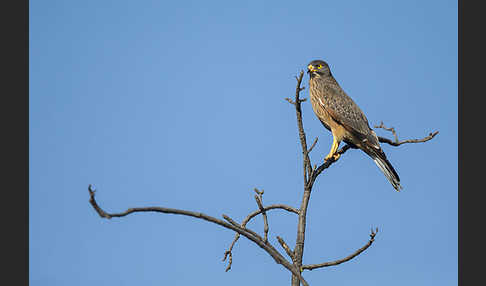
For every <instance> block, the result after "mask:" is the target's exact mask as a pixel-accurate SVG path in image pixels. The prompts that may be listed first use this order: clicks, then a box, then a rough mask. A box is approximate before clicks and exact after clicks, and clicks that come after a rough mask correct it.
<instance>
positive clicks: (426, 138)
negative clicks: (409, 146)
mask: <svg viewBox="0 0 486 286" xmlns="http://www.w3.org/2000/svg"><path fill="white" fill-rule="evenodd" d="M375 128H382V129H384V130H387V131H390V132H391V133H392V134H393V137H395V140H390V139H388V138H385V137H380V136H378V140H379V141H380V142H382V143H387V144H390V145H392V146H400V145H402V144H405V143H423V142H427V141H429V140H431V139H432V138H434V137H435V135H437V134H439V131H434V132H431V133H429V135H428V136H426V137H424V138H422V139H408V140H402V141H399V140H398V135H397V132H396V131H395V128H393V127H386V126H385V125H384V124H383V121H381V123H380V125H376V126H375Z"/></svg>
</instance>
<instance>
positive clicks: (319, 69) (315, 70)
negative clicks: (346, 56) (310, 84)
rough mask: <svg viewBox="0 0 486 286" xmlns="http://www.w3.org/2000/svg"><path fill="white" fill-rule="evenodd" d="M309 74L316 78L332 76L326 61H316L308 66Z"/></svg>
mask: <svg viewBox="0 0 486 286" xmlns="http://www.w3.org/2000/svg"><path fill="white" fill-rule="evenodd" d="M307 73H308V74H309V75H310V77H311V78H314V77H315V76H318V77H321V76H330V75H331V70H330V69H329V65H328V64H327V63H326V62H325V61H321V60H314V61H312V62H310V63H309V64H308V65H307Z"/></svg>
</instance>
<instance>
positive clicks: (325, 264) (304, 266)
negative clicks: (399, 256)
mask: <svg viewBox="0 0 486 286" xmlns="http://www.w3.org/2000/svg"><path fill="white" fill-rule="evenodd" d="M377 232H378V228H376V230H375V231H373V230H371V234H370V240H369V241H368V242H367V243H366V244H365V245H364V246H363V247H361V248H360V249H358V250H356V251H355V252H354V253H352V254H351V255H349V256H346V257H345V258H343V259H338V260H335V261H331V262H324V263H319V264H310V265H303V266H302V270H314V269H317V268H322V267H328V266H334V265H338V264H341V263H343V262H346V261H349V260H351V259H353V258H355V257H356V256H358V255H359V254H360V253H362V252H363V251H365V250H366V249H367V248H368V247H370V246H371V245H372V244H373V242H374V241H375V236H376V233H377Z"/></svg>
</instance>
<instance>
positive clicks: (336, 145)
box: [324, 136, 341, 161]
mask: <svg viewBox="0 0 486 286" xmlns="http://www.w3.org/2000/svg"><path fill="white" fill-rule="evenodd" d="M339 143H340V142H338V141H337V140H336V137H335V136H332V146H331V151H329V154H327V156H326V157H325V158H324V160H326V161H327V160H329V159H331V158H333V159H334V161H337V159H339V157H340V156H341V155H340V154H337V153H336V151H337V150H338V148H339Z"/></svg>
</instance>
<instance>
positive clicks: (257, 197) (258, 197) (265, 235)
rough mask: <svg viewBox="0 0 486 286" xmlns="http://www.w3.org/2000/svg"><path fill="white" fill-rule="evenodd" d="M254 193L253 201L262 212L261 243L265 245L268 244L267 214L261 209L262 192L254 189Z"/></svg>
mask: <svg viewBox="0 0 486 286" xmlns="http://www.w3.org/2000/svg"><path fill="white" fill-rule="evenodd" d="M255 192H256V193H257V194H256V195H255V201H256V203H257V205H258V208H259V209H260V211H261V212H262V217H263V241H265V243H267V242H268V219H267V212H266V211H265V208H264V207H263V190H262V191H259V190H258V189H257V188H255Z"/></svg>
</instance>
